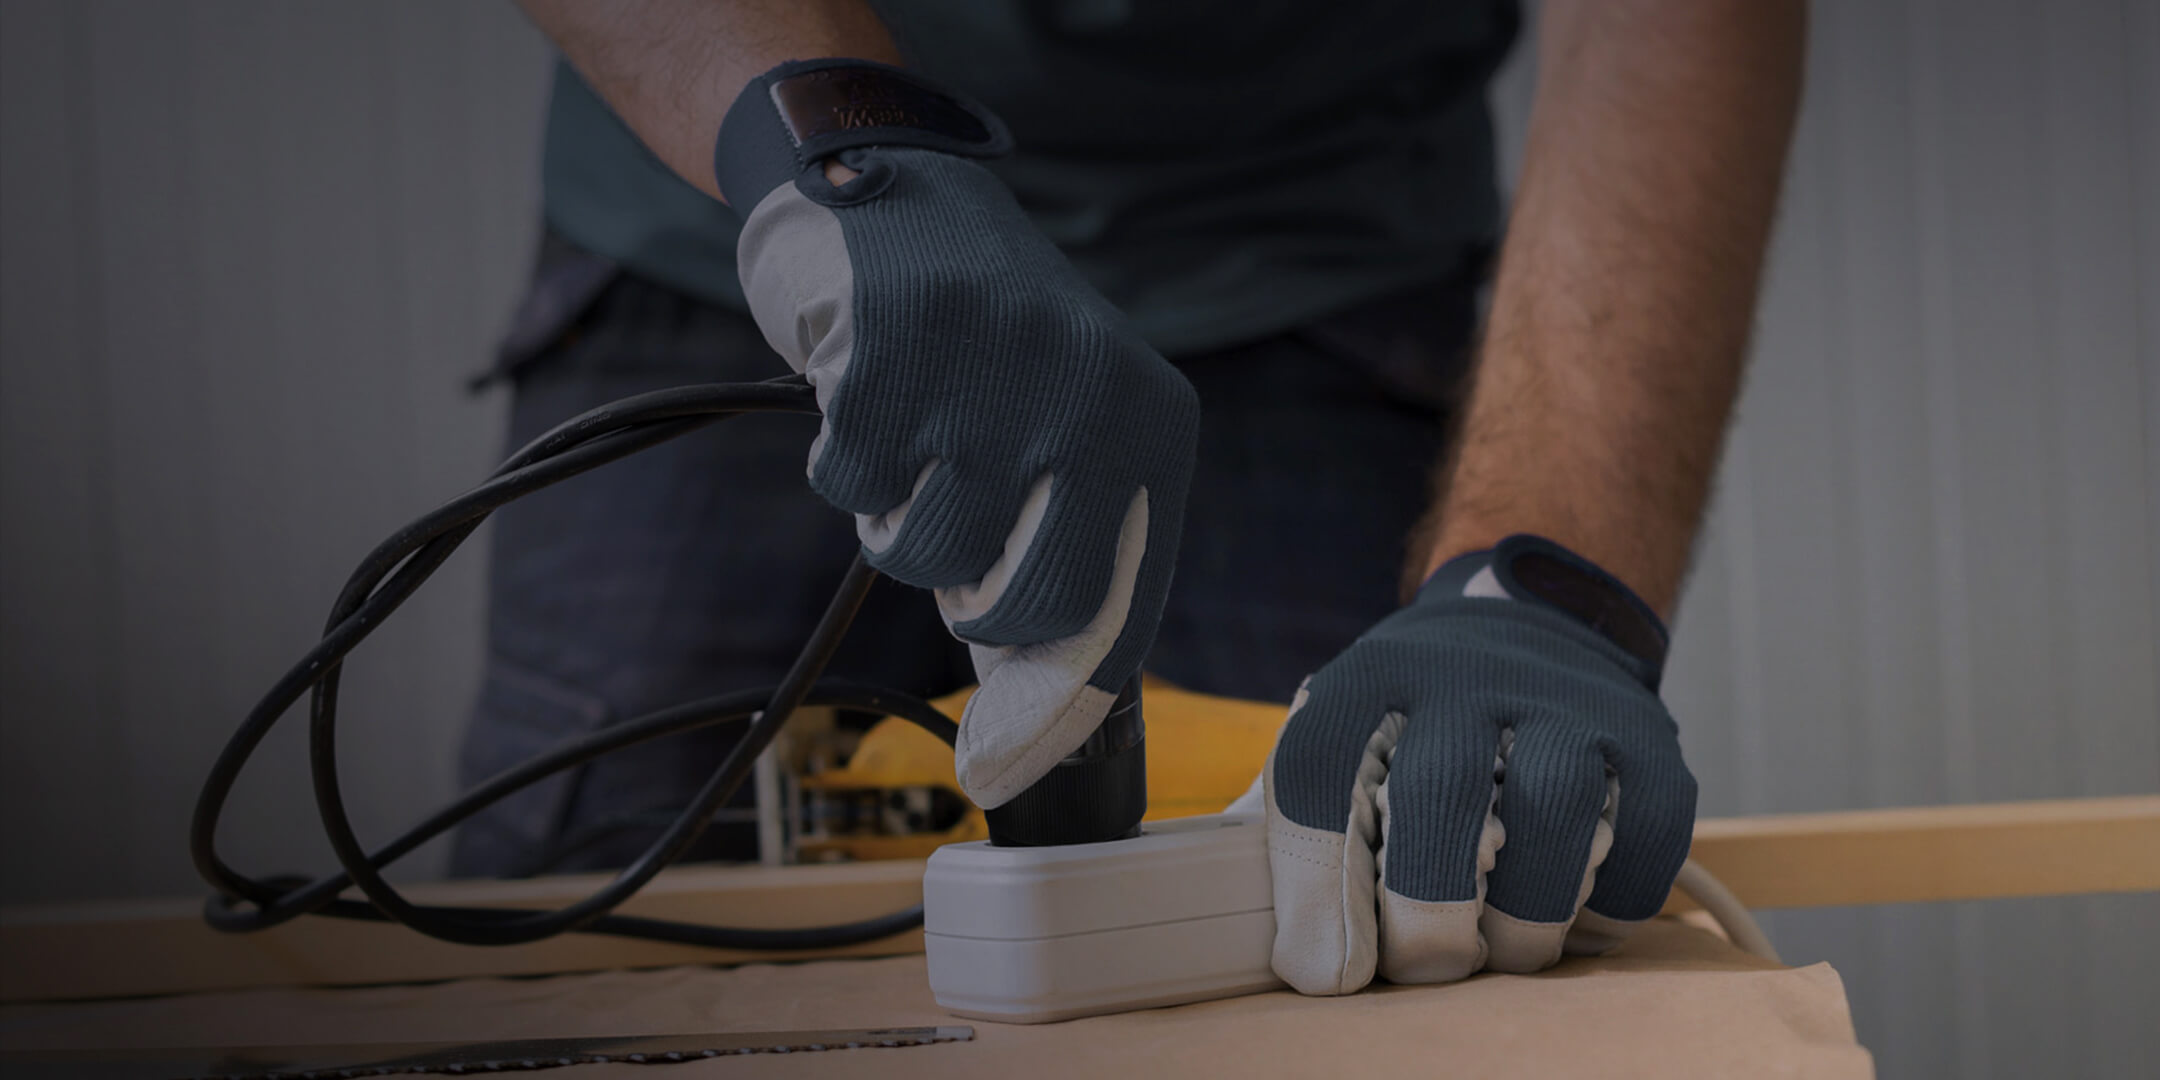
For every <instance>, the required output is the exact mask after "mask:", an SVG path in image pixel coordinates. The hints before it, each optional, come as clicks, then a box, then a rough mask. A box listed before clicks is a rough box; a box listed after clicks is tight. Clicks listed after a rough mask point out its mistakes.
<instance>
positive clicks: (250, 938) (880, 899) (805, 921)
mask: <svg viewBox="0 0 2160 1080" xmlns="http://www.w3.org/2000/svg"><path fill="white" fill-rule="evenodd" d="M922 873H923V863H922V860H920V859H910V860H896V861H893V862H865V863H842V864H834V865H829V866H790V867H777V868H768V867H697V866H691V867H679V868H676V869H672V870H669V871H668V872H666V873H664V874H662V875H660V877H658V878H656V879H654V880H653V882H652V883H651V884H650V885H648V886H646V888H645V889H644V890H643V891H641V892H640V893H638V895H637V896H635V897H634V898H632V899H631V901H630V902H629V903H628V904H625V905H624V906H623V907H622V909H621V911H622V913H623V914H626V915H644V916H650V917H653V918H661V919H674V920H679V921H683V922H696V923H709V924H713V925H721V926H744V927H757V928H772V927H790V926H825V925H831V924H835V923H846V922H853V921H856V920H860V919H867V918H872V917H874V916H878V915H882V914H885V913H887V912H892V911H897V910H899V909H901V908H904V907H907V906H908V905H910V904H918V903H921V902H922ZM608 880H609V875H605V874H580V875H564V876H560V877H548V878H536V879H533V880H529V881H484V882H481V881H474V882H449V883H442V884H435V885H425V886H414V887H412V888H410V889H408V890H406V893H407V895H408V896H409V897H411V898H412V899H414V900H416V901H418V902H421V903H431V904H461V905H474V906H498V907H534V908H551V907H560V906H562V905H564V904H566V903H569V902H572V901H574V900H576V899H578V898H579V897H582V896H584V895H587V894H589V893H591V892H592V891H593V890H595V889H597V888H599V887H600V886H602V885H604V884H606V882H607V881H608ZM921 951H922V935H921V933H920V932H911V933H907V934H900V935H896V936H894V937H892V938H888V939H886V940H884V941H877V942H870V943H868V944H863V945H856V946H851V947H849V948H845V949H833V950H825V951H819V952H787V953H749V952H736V951H731V950H725V949H704V948H698V947H694V946H688V945H671V944H666V943H662V942H652V941H637V940H632V939H628V938H617V937H604V936H599V935H592V934H566V935H563V936H561V937H556V938H551V939H549V940H546V941H538V942H534V943H532V944H529V945H513V946H500V947H494V946H470V945H452V944H449V943H446V942H441V941H436V940H434V939H432V938H428V937H423V936H421V935H419V934H416V933H414V932H412V931H411V930H407V929H405V928H404V927H402V926H394V925H391V924H388V923H369V922H356V921H352V920H346V919H321V918H303V919H299V920H296V921H294V922H290V923H287V924H285V925H283V926H280V927H276V928H274V929H271V930H266V931H263V932H261V933H256V934H224V933H220V932H218V931H215V930H212V929H210V928H209V927H208V926H206V925H205V924H204V923H203V921H202V901H201V900H200V899H185V900H177V899H176V900H143V901H128V902H116V903H100V904H84V905H73V906H66V907H45V908H12V909H0V1001H26V1000H42V999H55V998H98V997H118V996H128V995H141V994H168V993H182V992H191V991H199V990H230V989H238V988H242V987H250V986H296V985H297V986H311V985H347V986H350V985H366V984H371V983H389V982H424V981H429V980H436V979H456V978H465V977H469V976H475V975H543V974H552V973H556V972H565V971H595V970H601V969H605V968H639V967H667V966H672V965H676V964H735V963H747V962H751V961H757V960H775V959H778V960H803V959H816V958H820V957H833V956H887V955H893V954H897V953H913V952H921Z"/></svg>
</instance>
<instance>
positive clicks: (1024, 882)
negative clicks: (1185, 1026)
mask: <svg viewBox="0 0 2160 1080" xmlns="http://www.w3.org/2000/svg"><path fill="white" fill-rule="evenodd" d="M1142 830H1143V831H1142V833H1141V835H1140V836H1138V837H1135V838H1134V839H1131V840H1114V841H1111V842H1108V843H1101V844H1068V845H1063V846H1059V847H995V846H993V845H991V844H990V843H988V842H987V841H977V842H975V843H968V844H948V845H946V846H944V847H942V848H939V849H938V850H937V851H936V852H934V853H933V854H932V855H931V856H930V865H929V868H928V870H927V871H926V872H925V873H924V875H923V940H924V944H925V948H926V951H927V952H928V956H929V967H930V989H931V990H932V991H933V992H934V993H935V994H936V996H937V1001H938V1004H940V1005H943V1006H944V1007H945V1008H947V1009H950V1010H951V1011H952V1012H953V1013H955V1014H957V1015H959V1016H965V1017H972V1018H974V1019H978V1020H995V1021H1003V1022H1005V1023H1014V1024H1039V1023H1043V1022H1046V1021H1051V1020H1070V1019H1073V1018H1074V1017H1080V1016H1094V1015H1098V1014H1101V1013H1114V1012H1125V1011H1127V1010H1131V1009H1147V1008H1154V1007H1156V1006H1161V1005H1179V1004H1183V1003H1186V1002H1191V1001H1207V1000H1210V999H1213V998H1224V997H1235V996H1237V995H1239V994H1251V993H1258V992H1260V991H1263V990H1272V989H1274V988H1276V987H1279V986H1281V985H1282V982H1281V980H1279V979H1277V978H1276V977H1275V972H1274V971H1273V970H1272V968H1271V967H1270V966H1269V957H1270V954H1271V953H1272V952H1273V949H1274V943H1275V908H1274V900H1273V894H1272V886H1271V883H1270V880H1269V877H1268V860H1267V822H1266V820H1265V819H1264V818H1262V817H1259V816H1257V815H1255V816H1245V815H1236V814H1210V815H1206V816H1203V817H1190V818H1178V819H1175V820H1171V821H1156V822H1149V823H1147V824H1146V825H1144V826H1142Z"/></svg>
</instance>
